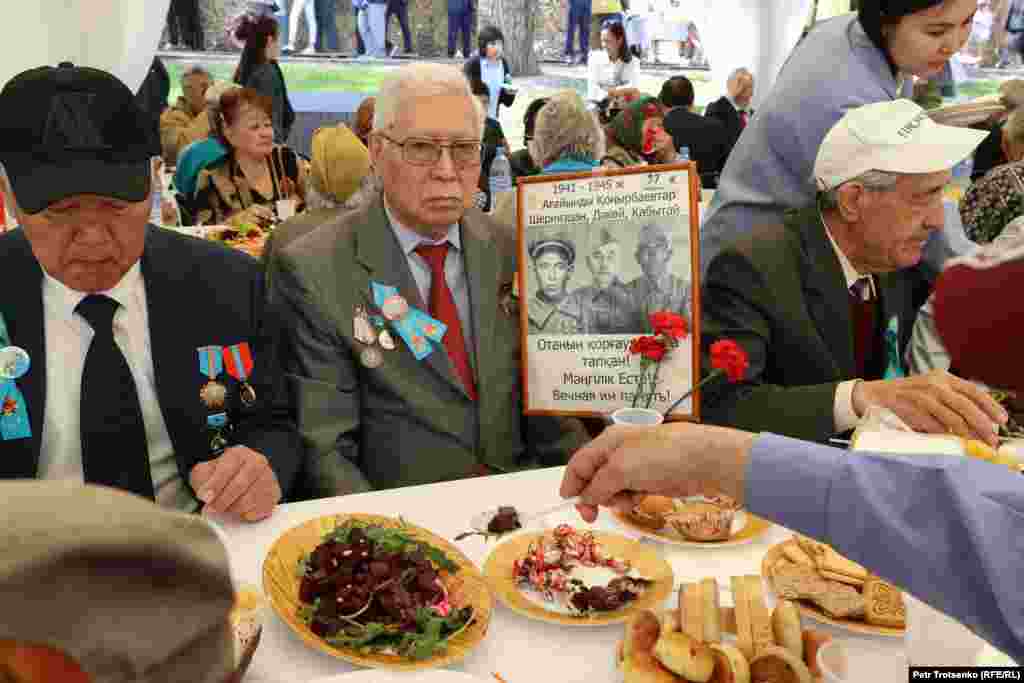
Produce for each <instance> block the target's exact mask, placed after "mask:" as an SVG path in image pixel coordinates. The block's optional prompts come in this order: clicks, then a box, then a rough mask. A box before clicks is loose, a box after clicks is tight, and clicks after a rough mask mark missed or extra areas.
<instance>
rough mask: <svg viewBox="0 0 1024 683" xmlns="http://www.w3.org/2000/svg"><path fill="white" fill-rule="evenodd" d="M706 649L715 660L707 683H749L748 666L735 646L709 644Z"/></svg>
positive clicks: (745, 659)
mask: <svg viewBox="0 0 1024 683" xmlns="http://www.w3.org/2000/svg"><path fill="white" fill-rule="evenodd" d="M708 647H709V648H710V649H711V654H712V655H713V656H714V658H715V670H714V671H713V672H712V673H711V679H710V680H709V681H708V683H750V665H749V664H748V663H747V658H746V657H744V656H743V653H742V652H740V651H739V650H738V649H737V648H736V646H735V645H731V644H729V643H711V645H709V646H708Z"/></svg>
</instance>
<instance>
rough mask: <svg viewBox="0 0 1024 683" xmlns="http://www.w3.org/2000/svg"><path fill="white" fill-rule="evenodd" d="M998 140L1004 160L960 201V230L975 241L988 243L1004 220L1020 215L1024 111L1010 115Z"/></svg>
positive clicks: (1023, 206)
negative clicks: (961, 223) (1004, 161)
mask: <svg viewBox="0 0 1024 683" xmlns="http://www.w3.org/2000/svg"><path fill="white" fill-rule="evenodd" d="M1001 140H1002V145H1001V147H1002V152H1003V155H1004V156H1005V157H1006V159H1007V163H1005V164H1003V165H1002V166H996V167H995V168H993V169H992V170H991V171H989V172H988V173H987V174H986V175H985V176H984V177H983V178H981V179H980V180H978V181H977V182H975V183H974V184H973V185H971V186H970V187H969V188H967V192H965V193H964V196H963V199H961V200H960V217H961V219H962V220H963V223H964V232H965V233H966V234H967V237H968V238H970V239H971V240H973V241H974V242H977V243H979V244H986V243H988V242H991V241H992V240H993V239H995V237H996V236H997V235H998V234H999V233H1000V232H1002V231H1003V228H1004V227H1005V226H1006V224H1007V223H1009V222H1010V221H1012V220H1013V219H1015V218H1017V217H1018V216H1020V215H1024V112H1022V111H1017V112H1014V113H1013V114H1011V115H1010V118H1009V119H1007V121H1006V125H1004V126H1003V127H1002V134H1001Z"/></svg>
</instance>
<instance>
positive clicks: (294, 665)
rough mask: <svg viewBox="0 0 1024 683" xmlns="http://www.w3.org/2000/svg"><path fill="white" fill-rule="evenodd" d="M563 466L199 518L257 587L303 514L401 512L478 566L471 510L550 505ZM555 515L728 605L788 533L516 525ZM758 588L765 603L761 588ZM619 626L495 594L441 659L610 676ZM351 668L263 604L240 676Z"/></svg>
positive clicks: (564, 679)
mask: <svg viewBox="0 0 1024 683" xmlns="http://www.w3.org/2000/svg"><path fill="white" fill-rule="evenodd" d="M564 470H565V468H564V467H553V468H545V469H537V470H528V471H524V472H518V473H513V474H500V475H494V476H488V477H475V478H471V479H463V480H458V481H449V482H443V483H437V484H428V485H423V486H410V487H406V488H396V489H388V490H381V491H374V492H370V493H363V494H358V495H348V496H339V497H335V498H322V499H318V500H310V501H302V502H295V503H286V504H282V505H279V506H278V507H277V509H276V510H275V511H274V513H273V515H272V516H270V517H269V518H268V519H266V520H263V521H260V522H255V523H243V522H229V521H227V520H225V519H224V518H222V517H217V516H214V515H211V516H209V517H208V519H210V520H211V521H212V522H213V524H214V526H215V528H217V529H218V530H219V531H221V532H222V538H223V539H224V542H225V545H226V547H227V550H228V555H229V560H230V564H231V573H232V578H233V580H234V581H235V582H236V584H238V585H246V584H248V585H252V586H255V587H257V588H261V587H262V567H263V560H264V558H265V557H266V555H267V552H268V550H269V549H270V548H271V546H272V545H273V544H274V542H275V540H276V539H277V538H278V537H280V536H281V535H282V534H284V533H285V532H286V531H288V530H289V529H291V528H293V527H295V526H298V525H300V524H302V523H304V522H306V521H308V520H310V519H314V518H317V517H323V516H330V515H337V514H344V513H367V514H376V515H387V516H391V517H401V518H403V519H404V520H406V521H407V522H409V523H412V524H415V525H418V526H420V527H424V528H426V529H429V530H430V531H432V532H433V533H435V534H437V535H439V536H442V537H444V538H446V539H448V540H451V541H452V542H453V543H454V544H455V545H456V546H457V547H458V548H459V549H460V550H462V552H463V553H464V554H465V555H466V556H467V557H468V558H469V559H471V560H472V561H473V562H474V563H475V564H476V565H477V567H480V568H482V567H483V566H484V562H485V560H486V558H487V556H488V554H489V552H490V551H491V550H493V548H494V547H495V545H496V541H495V540H490V539H485V538H483V537H481V536H470V537H468V538H465V539H463V540H460V541H454V540H453V539H454V538H455V537H456V536H457V535H458V534H460V533H462V532H465V531H468V530H470V528H471V523H472V519H473V518H474V516H478V515H479V514H480V513H481V512H486V511H487V510H493V509H495V508H496V507H498V506H500V505H512V506H514V507H516V508H517V510H519V511H520V513H521V514H524V515H526V514H529V513H530V512H531V511H540V510H547V509H550V508H552V507H554V506H557V505H558V504H559V502H560V501H561V498H560V496H559V485H560V483H561V481H562V475H563V472H564ZM560 523H568V524H572V525H574V526H576V527H577V528H593V529H595V530H603V531H611V532H616V533H620V534H622V535H625V536H629V537H631V538H634V539H636V540H637V541H638V542H640V543H642V544H644V545H647V546H649V547H652V548H655V549H656V550H657V552H658V553H660V554H661V556H662V557H664V559H665V560H666V561H667V562H668V563H669V564H670V565H671V567H672V570H673V572H674V576H675V586H676V587H678V586H680V585H681V584H683V583H688V582H694V581H699V580H700V579H703V578H706V577H715V578H716V579H718V585H719V587H720V590H721V592H722V595H721V596H720V599H721V602H722V604H723V606H727V605H731V604H732V602H731V594H730V593H729V592H728V588H729V585H730V577H732V576H736V575H750V574H760V573H761V560H762V558H763V557H764V555H765V553H766V552H767V551H768V550H769V548H771V547H772V546H773V545H775V544H777V543H780V542H782V541H785V540H787V539H789V538H791V537H792V532H791V531H790V530H788V529H785V528H783V527H781V526H777V525H773V526H772V527H771V528H770V529H768V530H767V531H766V532H764V533H763V534H762V535H761V536H759V537H756V538H754V539H752V540H750V541H749V542H747V543H745V544H742V545H734V546H729V547H712V546H708V547H697V546H686V547H683V546H675V545H670V544H665V543H661V542H658V541H654V540H649V539H646V538H644V537H642V536H640V535H639V534H636V533H634V532H631V531H629V530H626V529H624V528H622V527H620V526H619V524H618V523H617V522H616V521H615V520H614V518H613V516H612V513H611V512H610V511H608V510H602V511H601V513H600V515H599V516H598V518H597V520H596V521H595V522H594V523H593V524H587V523H585V522H584V521H583V520H582V518H580V516H579V514H578V512H577V511H576V510H575V508H573V507H566V508H563V509H561V510H557V511H555V512H553V513H551V514H549V515H547V516H545V517H542V518H541V519H540V520H538V521H537V522H536V523H534V524H533V525H532V529H524V530H523V531H521V532H518V533H529V532H530V531H531V530H532V531H534V532H536V531H539V530H540V529H541V528H543V527H551V526H554V525H557V524H560ZM542 525H543V526H542ZM497 542H498V543H500V542H501V541H500V540H499V541H497ZM767 596H768V597H767V600H768V601H769V602H770V603H771V602H772V601H773V598H772V597H771V595H770V591H769V592H768V593H767ZM677 603H678V595H677V593H676V592H673V593H672V594H671V595H670V596H669V598H667V599H666V602H665V607H666V608H668V607H676V606H677ZM769 606H771V605H769ZM804 628H815V629H818V630H820V631H824V632H827V633H830V634H832V635H833V636H834V637H841V638H847V639H857V640H865V641H871V643H872V644H873V645H875V646H876V647H877V649H879V650H882V651H885V652H888V653H891V654H893V655H894V656H900V657H902V656H903V651H904V644H903V639H902V638H893V637H884V636H870V635H860V634H855V633H851V632H847V631H845V630H841V629H838V628H834V627H831V626H828V625H825V624H818V623H816V622H812V621H809V620H807V619H806V618H805V619H804ZM623 632H624V629H623V625H622V624H614V625H608V626H582V625H581V626H566V625H558V624H552V623H547V622H541V621H537V620H532V619H530V618H527V617H524V616H520V615H519V614H517V613H515V612H512V611H511V610H509V609H508V608H507V607H505V606H504V605H502V604H501V603H500V602H497V601H496V602H495V607H494V613H493V615H492V619H491V624H490V628H489V630H488V633H487V636H486V638H484V640H483V641H482V642H481V643H480V644H479V645H478V646H477V647H476V648H475V649H474V650H472V651H471V652H470V653H469V655H468V656H467V657H466V658H465V659H464V660H462V661H461V662H460V663H458V664H455V665H452V666H450V667H448V668H450V669H452V670H456V671H462V672H465V673H468V674H471V675H474V676H477V677H479V678H481V679H486V680H491V681H494V680H497V679H495V678H494V676H493V674H495V673H497V674H499V675H500V676H501V677H502V678H503V679H504V680H505V681H507V683H541V682H544V683H547V682H548V681H551V682H555V681H557V682H559V683H575V682H578V683H604V682H606V681H607V682H608V683H613V682H614V683H618V682H620V681H622V676H621V673H619V671H618V670H617V666H616V662H615V657H616V655H615V652H616V645H617V644H618V642H619V641H620V640H621V639H622V636H623ZM355 669H356V667H355V666H353V665H351V664H349V663H347V662H345V661H342V660H341V659H337V658H335V657H332V656H330V655H328V654H325V653H322V652H319V651H317V650H314V649H312V648H310V647H309V646H308V645H306V644H305V643H304V642H303V641H302V640H300V639H299V637H298V636H297V635H296V634H295V633H294V632H293V631H292V630H291V629H290V627H289V626H288V625H287V624H286V623H285V622H284V621H282V620H281V619H280V618H279V617H277V616H276V615H275V614H274V613H273V611H272V610H271V608H270V607H267V610H266V613H265V615H264V625H263V633H262V637H261V641H260V645H259V649H258V650H257V651H256V654H255V657H254V658H253V660H252V663H251V664H250V667H249V670H248V673H247V674H246V677H245V681H246V682H247V683H317V682H320V681H324V682H325V683H326V681H328V680H333V678H336V677H338V676H339V675H340V674H344V673H346V672H350V671H353V670H355ZM412 678H413V680H414V677H412ZM341 680H342V681H343V680H344V678H342V679H341ZM339 683H341V682H340V681H339Z"/></svg>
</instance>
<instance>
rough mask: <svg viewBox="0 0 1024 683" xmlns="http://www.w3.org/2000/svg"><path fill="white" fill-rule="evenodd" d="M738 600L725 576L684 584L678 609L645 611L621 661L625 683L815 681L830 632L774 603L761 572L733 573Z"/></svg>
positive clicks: (630, 630) (634, 621) (633, 623)
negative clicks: (724, 597)
mask: <svg viewBox="0 0 1024 683" xmlns="http://www.w3.org/2000/svg"><path fill="white" fill-rule="evenodd" d="M731 588H732V591H731V592H732V597H733V603H734V604H733V606H732V607H722V606H720V605H719V598H718V596H719V587H718V582H717V581H716V580H715V579H713V578H709V579H704V580H703V581H701V582H699V583H694V584H684V585H683V587H682V590H681V591H680V595H679V607H678V609H671V610H642V611H640V612H637V613H636V614H635V615H633V616H632V617H631V618H630V620H629V621H628V622H627V624H626V632H625V638H624V639H623V640H622V641H621V642H620V643H619V646H618V649H617V651H616V653H615V662H616V664H617V666H618V668H619V671H620V672H621V673H622V677H623V679H624V682H625V683H649V682H651V681H658V682H659V683H673V682H678V683H687V682H688V681H703V682H707V683H751V682H754V683H760V682H761V681H773V682H774V683H813V682H814V681H816V680H820V676H821V672H820V671H819V670H818V667H817V662H816V659H817V653H818V650H819V649H820V648H821V647H822V646H823V645H824V644H825V643H827V642H828V641H829V640H831V636H829V635H828V634H827V633H823V632H821V631H816V630H814V629H804V628H803V625H802V624H801V621H800V613H799V611H798V610H797V609H796V606H795V605H794V604H793V603H792V602H790V601H788V600H781V601H779V602H778V603H777V604H776V605H775V606H774V608H772V609H769V608H768V606H767V604H766V602H765V596H764V593H763V588H762V581H761V577H760V576H734V577H732V579H731Z"/></svg>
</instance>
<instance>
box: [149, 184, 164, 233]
mask: <svg viewBox="0 0 1024 683" xmlns="http://www.w3.org/2000/svg"><path fill="white" fill-rule="evenodd" d="M163 199H164V192H163V190H161V189H160V188H159V187H153V189H152V191H151V192H150V201H152V205H150V207H149V222H150V223H152V224H153V225H163V224H164V214H163Z"/></svg>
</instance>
